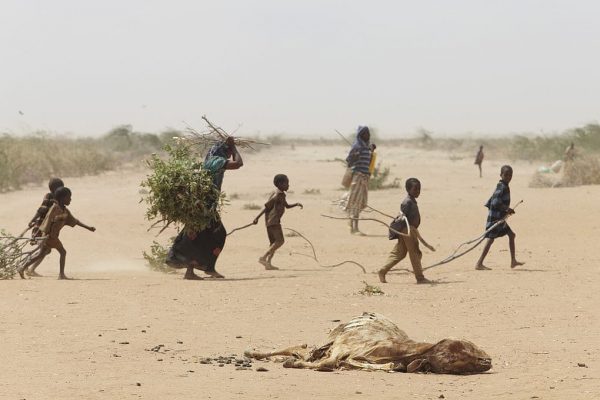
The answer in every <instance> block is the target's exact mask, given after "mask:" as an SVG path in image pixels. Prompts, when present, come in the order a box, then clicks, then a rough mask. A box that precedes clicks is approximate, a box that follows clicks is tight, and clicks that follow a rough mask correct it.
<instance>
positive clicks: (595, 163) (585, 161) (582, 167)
mask: <svg viewBox="0 0 600 400" xmlns="http://www.w3.org/2000/svg"><path fill="white" fill-rule="evenodd" d="M562 184H563V186H580V185H598V184H600V161H599V160H598V158H596V157H592V156H580V157H578V158H576V159H575V160H574V161H572V162H566V163H565V165H564V173H563V179H562Z"/></svg>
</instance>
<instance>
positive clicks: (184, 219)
mask: <svg viewBox="0 0 600 400" xmlns="http://www.w3.org/2000/svg"><path fill="white" fill-rule="evenodd" d="M165 151H166V152H167V154H168V156H169V158H168V159H167V160H163V159H161V158H160V157H159V156H158V155H156V154H153V155H152V158H151V159H150V160H148V166H149V167H150V169H151V174H150V175H148V176H147V178H146V180H145V181H143V182H142V184H141V185H142V186H143V187H144V188H145V189H146V190H147V194H146V195H144V197H143V199H142V201H145V202H146V204H147V205H148V209H147V211H146V218H147V219H148V220H149V221H156V222H155V225H157V224H159V223H161V222H162V223H164V224H165V225H166V226H168V225H169V224H171V223H176V224H182V225H184V226H185V227H186V229H187V230H189V231H199V230H203V229H204V228H206V227H207V226H208V225H210V224H211V223H212V222H214V221H216V220H217V219H218V217H219V212H220V209H221V207H222V205H223V203H224V200H225V195H224V194H222V193H220V192H219V190H218V189H217V188H216V187H215V186H214V185H213V182H212V177H211V174H210V172H209V171H207V170H204V169H202V163H201V162H198V161H197V159H198V158H199V156H200V155H199V154H197V153H195V152H194V150H193V148H192V147H191V146H189V145H186V144H185V143H175V144H173V145H166V146H165Z"/></svg>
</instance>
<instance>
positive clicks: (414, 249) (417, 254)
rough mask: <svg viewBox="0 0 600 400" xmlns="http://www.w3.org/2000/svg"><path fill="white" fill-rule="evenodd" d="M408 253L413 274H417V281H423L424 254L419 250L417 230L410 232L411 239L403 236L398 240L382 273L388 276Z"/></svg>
mask: <svg viewBox="0 0 600 400" xmlns="http://www.w3.org/2000/svg"><path fill="white" fill-rule="evenodd" d="M407 253H408V257H409V258H410V263H411V265H412V269H413V272H414V273H415V278H417V281H418V280H420V279H423V278H424V276H423V267H422V266H421V258H422V257H423V253H421V249H419V239H418V238H417V230H416V229H411V230H410V237H405V236H401V237H400V238H399V239H398V242H397V243H396V245H395V246H394V248H393V249H392V251H391V252H390V255H389V257H388V259H387V263H386V264H385V265H384V266H383V267H382V268H381V270H380V271H381V272H383V273H384V274H387V273H388V272H389V271H390V270H391V269H392V268H393V267H394V265H396V264H398V263H399V262H400V261H402V260H403V259H404V257H406V254H407Z"/></svg>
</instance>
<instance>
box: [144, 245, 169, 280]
mask: <svg viewBox="0 0 600 400" xmlns="http://www.w3.org/2000/svg"><path fill="white" fill-rule="evenodd" d="M168 251H169V250H168V249H167V248H166V247H164V246H162V245H161V244H160V243H158V242H157V241H153V242H152V245H151V246H150V254H148V253H146V252H145V251H144V252H143V255H144V259H145V260H146V261H147V262H148V266H149V267H150V269H151V270H152V271H157V272H163V273H165V274H175V273H177V269H175V268H171V267H169V266H168V265H167V264H165V260H166V258H167V253H168Z"/></svg>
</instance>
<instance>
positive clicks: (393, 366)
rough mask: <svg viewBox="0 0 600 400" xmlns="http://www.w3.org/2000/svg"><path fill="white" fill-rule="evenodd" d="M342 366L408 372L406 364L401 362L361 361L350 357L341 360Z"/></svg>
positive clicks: (367, 369)
mask: <svg viewBox="0 0 600 400" xmlns="http://www.w3.org/2000/svg"><path fill="white" fill-rule="evenodd" d="M340 366H342V367H346V368H348V369H362V370H366V371H386V372H390V371H396V372H406V366H404V364H402V363H401V362H396V363H393V362H389V363H385V364H371V363H366V362H361V361H356V360H355V359H352V358H348V359H346V360H344V361H342V362H340Z"/></svg>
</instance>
